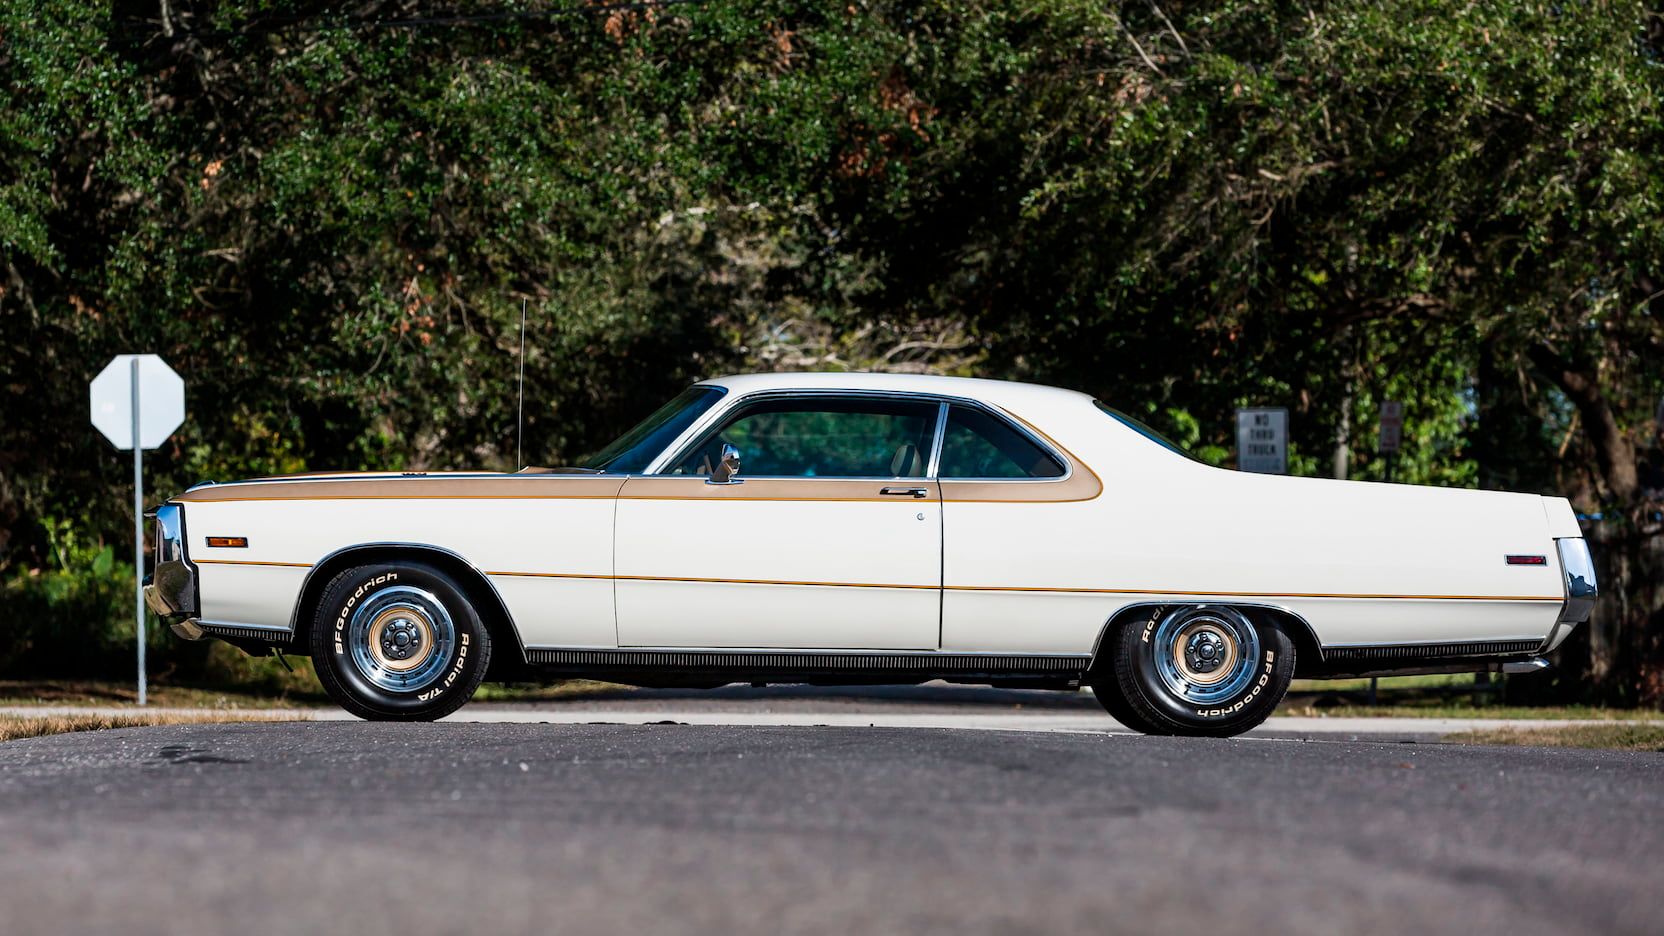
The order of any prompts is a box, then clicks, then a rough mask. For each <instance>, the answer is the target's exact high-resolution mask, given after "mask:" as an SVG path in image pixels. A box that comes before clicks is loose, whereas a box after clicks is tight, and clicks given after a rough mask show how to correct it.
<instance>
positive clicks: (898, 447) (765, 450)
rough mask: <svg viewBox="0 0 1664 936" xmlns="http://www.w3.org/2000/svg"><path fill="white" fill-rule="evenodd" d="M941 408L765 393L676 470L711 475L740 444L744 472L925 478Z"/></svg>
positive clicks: (926, 404) (902, 402)
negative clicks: (776, 396)
mask: <svg viewBox="0 0 1664 936" xmlns="http://www.w3.org/2000/svg"><path fill="white" fill-rule="evenodd" d="M936 413H937V405H936V404H935V403H930V402H924V401H919V402H912V401H906V400H887V399H861V398H848V399H837V398H833V399H802V398H796V399H793V398H786V399H777V400H765V401H762V402H758V403H754V404H751V405H747V406H744V407H743V408H741V409H740V411H739V412H738V414H737V415H735V416H734V417H732V418H730V419H729V420H728V421H727V422H726V423H724V424H723V426H722V427H721V428H720V429H718V430H717V431H716V432H714V433H712V434H710V435H708V436H706V437H705V438H704V439H703V440H701V441H700V443H699V444H698V445H696V446H694V448H693V449H692V450H691V451H690V452H689V453H688V454H687V455H685V456H684V457H683V458H682V460H681V461H680V462H679V463H678V464H677V465H675V466H673V467H672V468H671V469H670V473H671V474H683V475H709V474H710V473H711V466H712V465H714V464H715V463H716V461H717V460H718V458H720V453H721V451H722V446H723V445H724V444H727V445H732V446H734V447H735V448H737V449H739V451H740V474H741V476H742V477H745V476H750V477H792V478H921V477H924V474H925V468H926V465H927V464H928V463H929V460H930V442H931V437H932V436H933V435H934V434H935V430H936Z"/></svg>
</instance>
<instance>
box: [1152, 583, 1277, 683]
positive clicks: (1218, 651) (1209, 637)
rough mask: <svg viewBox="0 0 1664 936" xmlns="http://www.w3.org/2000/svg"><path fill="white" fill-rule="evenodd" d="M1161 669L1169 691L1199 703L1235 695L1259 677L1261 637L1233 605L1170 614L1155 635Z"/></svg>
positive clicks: (1157, 628)
mask: <svg viewBox="0 0 1664 936" xmlns="http://www.w3.org/2000/svg"><path fill="white" fill-rule="evenodd" d="M1150 642H1151V645H1152V646H1153V647H1154V648H1155V663H1156V672H1157V674H1158V675H1159V676H1160V677H1161V682H1162V685H1164V686H1165V687H1166V688H1167V691H1168V692H1171V693H1172V694H1173V695H1175V696H1177V697H1179V698H1181V699H1184V700H1185V701H1187V702H1194V703H1196V704H1198V705H1209V704H1212V703H1215V702H1223V701H1226V700H1228V699H1231V698H1234V697H1235V696H1237V695H1238V694H1240V693H1241V692H1243V691H1244V690H1246V689H1247V688H1248V687H1249V686H1250V685H1251V684H1252V683H1253V681H1254V673H1255V662H1256V661H1257V660H1258V659H1259V658H1260V637H1259V633H1258V632H1257V631H1255V630H1254V625H1253V624H1252V623H1250V622H1249V620H1248V618H1247V617H1246V616H1244V615H1243V614H1242V612H1240V611H1237V610H1235V609H1234V608H1209V607H1190V608H1179V609H1177V610H1174V611H1172V612H1169V613H1168V614H1167V615H1166V616H1165V617H1163V618H1162V620H1161V623H1160V624H1157V625H1156V629H1155V633H1154V634H1153V635H1151V639H1150Z"/></svg>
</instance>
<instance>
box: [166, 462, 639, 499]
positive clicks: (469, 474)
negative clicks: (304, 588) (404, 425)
mask: <svg viewBox="0 0 1664 936" xmlns="http://www.w3.org/2000/svg"><path fill="white" fill-rule="evenodd" d="M608 476H616V477H620V478H622V477H624V476H625V475H624V474H623V473H622V472H612V471H594V470H591V469H588V468H570V469H568V468H565V467H563V469H562V470H559V471H552V472H524V471H431V472H429V471H414V472H413V471H359V472H343V473H341V474H331V473H327V472H325V473H322V474H315V475H304V476H300V477H296V476H293V475H278V476H276V477H271V478H240V479H238V480H236V481H199V482H197V483H196V484H193V485H191V486H190V487H188V488H186V489H185V493H187V494H188V493H190V492H191V491H195V490H199V489H201V488H205V487H210V486H212V487H241V486H244V485H250V484H317V483H321V482H331V481H336V482H339V481H450V480H456V481H469V480H478V479H481V478H484V479H488V480H492V481H506V480H509V479H510V478H515V479H520V480H527V481H530V480H548V479H550V478H605V477H608Z"/></svg>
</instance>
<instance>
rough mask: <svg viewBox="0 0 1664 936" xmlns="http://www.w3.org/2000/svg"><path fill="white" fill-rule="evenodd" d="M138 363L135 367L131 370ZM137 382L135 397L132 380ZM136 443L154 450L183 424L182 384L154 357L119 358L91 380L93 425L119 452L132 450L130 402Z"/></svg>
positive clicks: (183, 393) (125, 356)
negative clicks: (136, 413) (135, 413)
mask: <svg viewBox="0 0 1664 936" xmlns="http://www.w3.org/2000/svg"><path fill="white" fill-rule="evenodd" d="M135 362H137V367H135V366H134V364H135ZM135 375H136V376H137V378H138V384H139V385H138V388H137V389H138V393H137V394H135V393H134V392H133V391H134V387H133V379H134V377H135ZM135 399H137V400H138V401H139V419H138V424H139V442H140V443H141V444H142V446H143V447H144V448H147V449H153V448H156V447H157V446H159V445H161V444H162V443H163V442H166V441H167V439H168V436H170V435H173V430H175V429H178V428H179V424H180V423H182V422H184V421H185V381H183V380H181V379H180V378H179V375H178V374H176V373H174V372H173V368H171V367H169V366H168V365H167V363H166V362H164V361H163V360H162V359H161V358H159V357H157V356H156V355H154V354H118V355H116V357H115V359H114V360H112V361H111V362H110V363H109V364H108V365H107V366H106V367H105V368H104V370H102V371H100V372H99V374H98V376H97V377H94V378H93V380H92V424H93V425H94V426H96V427H98V431H99V432H102V433H104V438H106V439H109V440H110V441H111V442H112V443H114V444H115V447H116V448H118V449H130V448H132V447H133V401H134V400H135Z"/></svg>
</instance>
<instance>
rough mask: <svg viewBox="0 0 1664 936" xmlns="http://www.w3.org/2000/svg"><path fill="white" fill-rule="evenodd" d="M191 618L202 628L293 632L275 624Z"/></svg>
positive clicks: (280, 632)
mask: <svg viewBox="0 0 1664 936" xmlns="http://www.w3.org/2000/svg"><path fill="white" fill-rule="evenodd" d="M191 620H193V621H195V622H196V625H197V626H198V627H202V628H209V627H235V628H237V629H238V630H251V631H262V632H264V633H267V634H278V635H282V636H287V635H289V634H292V633H294V631H293V630H292V629H291V628H287V627H282V626H279V625H277V624H244V623H241V622H238V621H209V620H205V619H203V618H192V619H191Z"/></svg>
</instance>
